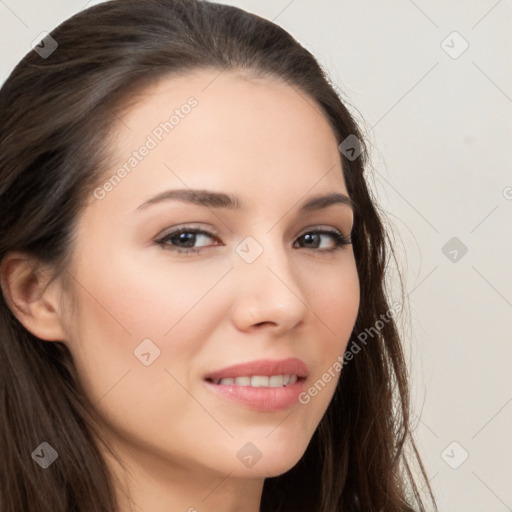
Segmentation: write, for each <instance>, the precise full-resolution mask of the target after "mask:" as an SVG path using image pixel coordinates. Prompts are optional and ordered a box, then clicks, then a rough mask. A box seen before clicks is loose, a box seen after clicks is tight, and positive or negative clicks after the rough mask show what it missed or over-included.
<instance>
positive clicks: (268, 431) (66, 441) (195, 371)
mask: <svg viewBox="0 0 512 512" xmlns="http://www.w3.org/2000/svg"><path fill="white" fill-rule="evenodd" d="M0 116H1V122H0V198H1V213H2V215H1V216H0V219H1V220H0V261H1V262H2V265H1V278H2V292H3V294H2V302H1V306H0V307H1V313H2V315H1V345H0V346H1V350H2V352H1V357H0V361H1V365H2V366H1V388H0V389H1V398H2V400H1V401H0V403H1V411H0V412H1V414H0V417H1V420H0V422H1V428H0V433H1V438H2V449H3V457H2V462H1V463H0V468H1V473H0V474H1V499H0V508H1V510H2V511H3V512H15V511H16V512H19V511H22V510H23V511H24V510H31V511H33V512H35V511H37V512H43V511H45V512H46V511H48V512H50V511H52V512H60V511H62V512H64V511H70V510H73V511H87V512H92V511H100V510H104V511H119V512H125V511H129V510H133V511H138V510H146V511H149V510H151V511H152V512H160V511H164V510H165V511H169V510H173V511H178V510H184V511H185V510H188V511H194V510H197V511H199V512H202V511H213V510H215V511H235V510H236V511H245V512H257V511H262V512H274V511H292V510H293V511H294V512H299V511H308V512H311V511H318V512H320V511H321V512H327V511H329V512H331V511H332V512H334V511H340V512H341V511H344V512H345V511H352V510H354V511H355V510H363V511H370V510H374V511H406V510H407V511H411V510H425V508H424V505H423V504H422V503H421V498H420V496H419V490H418V487H417V484H416V483H415V481H414V479H413V476H412V471H411V469H410V466H409V463H408V462H407V460H406V458H405V456H404V448H405V446H407V443H408V442H410V443H411V445H412V447H413V454H414V456H415V461H416V462H417V463H419V467H420V470H421V474H422V476H423V477H425V476H426V475H425V473H424V471H423V467H422V465H421V461H420V459H419V456H418V454H417V452H416V450H415V448H414V443H413V441H412V439H411V438H410V435H409V416H408V387H407V380H406V368H405V364H404V358H403V354H402V350H401V345H400V340H399V336H398V333H397V330H396V326H395V323H394V320H393V316H394V314H395V313H396V312H398V311H399V310H400V309H401V304H398V303H394V304H390V303H389V300H388V298H387V297H386V294H385V291H384V277H385V275H384V271H385V267H386V262H387V255H388V246H387V238H386V234H385V231H384V228H383V225H382V223H381V220H380V218H379V215H378V213H377V206H376V205H375V203H374V201H373V199H372V198H371V197H370V194H369V191H368V188H367V186H366V183H365V175H364V169H365V161H366V160H365V151H364V143H363V142H362V136H361V134H360V132H359V130H358V127H357V125H356V123H355V121H354V119H353V118H352V117H351V115H350V114H349V112H348V110H347V109H346V108H345V106H344V105H343V104H342V103H341V101H340V99H339V97H338V96H337V94H336V92H335V91H334V89H333V87H332V86H331V85H330V83H329V81H328V79H327V77H326V76H325V74H324V72H323V71H322V70H321V68H320V67H319V65H318V63H317V62H316V61H315V59H314V57H313V56H312V55H311V54H310V53H309V52H308V51H307V50H305V49H304V48H303V47H301V46H300V45H299V44H298V43H297V42H296V41H295V40H294V39H293V38H292V37H291V36H290V35H289V34H288V33H286V32H285V31H284V30H283V29H281V28H280V27H278V26H276V25H274V24H273V23H271V22H269V21H266V20H263V19H261V18H259V17H257V16H255V15H252V14H248V13H247V12H244V11H242V10H240V9H237V8H234V7H228V6H223V5H217V4H214V3H210V2H206V1H196V0H143V1H141V0H122V1H121V0H113V1H111V2H108V3H104V4H100V5H97V6H95V7H92V8H90V9H87V10H86V11H84V12H81V13H79V14H77V15H76V16H74V17H72V18H71V19H69V20H67V21H66V22H64V23H63V24H62V25H60V26H59V27H58V28H56V29H55V30H54V31H53V32H52V33H51V36H50V37H47V38H45V39H44V40H43V42H42V43H41V44H40V45H39V46H38V47H35V48H34V50H33V51H32V52H30V53H29V54H28V55H27V56H26V57H25V58H24V59H23V60H22V61H21V62H20V63H19V65H18V66H17V67H16V68H15V70H14V71H13V73H12V74H11V76H10V77H9V78H8V79H7V81H6V82H5V84H4V85H3V87H2V89H1V91H0ZM424 485H426V486H427V488H428V489H429V491H430V487H428V482H426V483H425V484H424ZM432 500H433V497H432Z"/></svg>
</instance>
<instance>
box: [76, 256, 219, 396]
mask: <svg viewBox="0 0 512 512" xmlns="http://www.w3.org/2000/svg"><path fill="white" fill-rule="evenodd" d="M110 261H115V262H116V264H115V265H111V264H110V265H109V264H107V262H106V261H105V260H102V259H101V258H100V257H94V255H90V257H87V258H84V259H83V261H81V262H80V266H79V272H76V274H75V279H76V281H77V282H78V283H79V284H80V285H81V286H78V287H77V289H78V304H79V306H78V307H77V312H76V314H75V315H73V317H72V318H71V319H70V321H68V322H67V324H68V325H69V331H70V340H69V345H70V349H71V351H72V353H73V354H74V355H75V359H76V363H77V366H79V367H80V368H79V373H80V374H81V375H82V376H83V378H84V381H87V382H88V387H89V390H90V391H91V392H92V393H93V394H94V398H99V397H101V396H102V395H103V394H104V393H105V392H106V391H107V390H109V389H110V388H111V387H112V385H113V384H115V383H116V382H117V381H118V380H119V379H120V378H121V377H122V376H123V375H124V374H125V373H126V372H127V371H128V370H130V369H131V368H137V369H138V368H139V367H143V368H148V369H149V368H155V367H159V368H160V369H161V370H162V368H180V366H179V363H180V362H186V361H187V360H189V359H190V358H191V357H192V356H193V355H194V354H195V353H196V352H199V351H200V349H201V346H202V344H203V342H204V340H205V339H207V338H208V335H209V333H211V331H212V329H213V324H214V323H216V322H218V321H219V319H220V318H221V317H222V315H223V314H225V312H224V311H223V310H222V305H223V304H224V302H225V301H222V300H215V298H216V293H217V292H218V290H215V289H214V288H215V285H216V283H218V282H219V280H221V279H222V276H223V275H224V274H225V273H226V272H227V270H229V266H228V265H226V264H224V265H222V264H221V265H217V266H215V265H198V266H193V265H190V264H189V265H188V266H187V265H184V264H183V265H180V264H174V265H171V264H170V263H169V262H165V261H164V262H159V263H158V264H157V265H155V264H153V265H147V264H146V263H145V262H140V261H137V260H135V259H132V260H128V259H127V258H123V256H122V255H120V254H112V257H111V259H110ZM148 340H150V341H148ZM148 353H149V356H148V355H147V354H148ZM153 361H154V362H153ZM148 362H149V363H150V365H148V366H146V365H145V364H144V363H148ZM183 374H184V378H186V374H185V373H184V372H183Z"/></svg>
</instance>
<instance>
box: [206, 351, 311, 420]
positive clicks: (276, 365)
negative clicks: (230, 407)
mask: <svg viewBox="0 0 512 512" xmlns="http://www.w3.org/2000/svg"><path fill="white" fill-rule="evenodd" d="M287 374H289V375H297V377H298V380H297V381H296V382H295V383H294V384H292V385H289V386H284V387H276V388H274V387H252V386H236V385H231V384H227V385H224V384H215V383H214V381H216V380H219V379H225V378H236V377H248V376H252V375H262V376H267V377H270V376H272V375H287ZM307 375H308V368H307V366H306V364H305V363H304V362H303V361H301V360H300V359H297V358H295V357H292V358H288V359H281V360H272V359H260V360H257V361H251V362H249V363H244V364H237V365H233V366H228V367H226V368H223V369H221V370H218V371H214V372H212V373H209V374H208V375H205V377H204V384H205V386H206V387H207V389H209V390H210V391H212V392H213V393H215V394H216V395H217V396H220V397H222V398H224V399H227V400H229V401H234V402H236V403H238V404H240V405H242V406H245V407H247V408H249V409H252V410H256V411H259V412H273V411H279V410H282V409H286V408H288V407H291V406H293V405H295V404H296V403H297V402H298V399H299V395H300V394H301V393H302V392H303V391H304V390H305V387H306V386H305V380H306V378H307Z"/></svg>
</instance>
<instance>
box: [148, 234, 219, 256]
mask: <svg viewBox="0 0 512 512" xmlns="http://www.w3.org/2000/svg"><path fill="white" fill-rule="evenodd" d="M208 238H210V239H213V238H216V237H215V235H214V234H212V233H209V232H208V231H204V230H202V229H197V228H191V227H183V228H180V229H177V230H175V231H171V232H170V233H168V234H167V235H164V236H163V237H161V238H159V239H158V240H156V243H157V244H159V245H161V246H162V247H163V248H164V249H168V250H171V251H176V252H178V253H181V254H187V253H198V252H200V249H198V248H197V247H196V246H195V244H196V243H197V242H198V241H199V242H204V240H205V239H208ZM217 245H218V244H217ZM205 246H208V244H207V243H201V244H200V245H199V247H205Z"/></svg>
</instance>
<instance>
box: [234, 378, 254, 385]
mask: <svg viewBox="0 0 512 512" xmlns="http://www.w3.org/2000/svg"><path fill="white" fill-rule="evenodd" d="M250 385H251V377H237V378H236V379H235V386H250Z"/></svg>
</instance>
